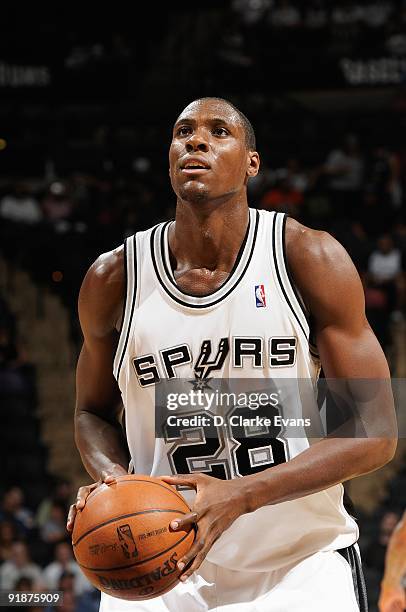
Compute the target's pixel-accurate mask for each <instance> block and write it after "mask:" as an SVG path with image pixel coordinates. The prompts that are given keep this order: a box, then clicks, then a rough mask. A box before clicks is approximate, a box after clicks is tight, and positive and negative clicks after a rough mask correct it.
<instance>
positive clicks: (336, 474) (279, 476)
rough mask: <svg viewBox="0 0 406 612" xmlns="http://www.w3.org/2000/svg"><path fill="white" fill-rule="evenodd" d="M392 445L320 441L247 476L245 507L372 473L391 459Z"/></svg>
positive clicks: (367, 441) (384, 441)
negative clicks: (282, 461) (281, 462)
mask: <svg viewBox="0 0 406 612" xmlns="http://www.w3.org/2000/svg"><path fill="white" fill-rule="evenodd" d="M395 448H396V442H395V441H394V440H390V439H353V438H331V439H325V440H322V441H320V442H318V443H316V444H314V445H313V446H311V447H310V448H309V449H307V450H306V451H304V452H303V453H301V454H300V455H297V457H295V458H294V459H292V460H291V461H288V462H286V463H283V464H280V465H278V466H275V467H273V468H269V469H267V470H264V471H263V472H260V473H259V474H255V475H252V476H246V477H245V478H244V479H243V481H244V488H245V496H246V501H247V507H248V508H249V509H250V511H253V510H256V509H257V508H260V507H261V506H264V505H266V504H277V503H281V502H284V501H290V500H293V499H297V498H299V497H304V496H306V495H310V494H312V493H317V492H318V491H322V490H323V489H327V488H329V487H332V486H333V485H336V484H338V483H341V482H344V481H346V480H349V479H350V478H354V477H356V476H360V475H362V474H366V473H368V472H372V471H373V470H375V469H377V468H379V467H381V466H382V465H384V464H385V463H387V462H388V461H390V459H391V458H392V457H393V453H394V450H395Z"/></svg>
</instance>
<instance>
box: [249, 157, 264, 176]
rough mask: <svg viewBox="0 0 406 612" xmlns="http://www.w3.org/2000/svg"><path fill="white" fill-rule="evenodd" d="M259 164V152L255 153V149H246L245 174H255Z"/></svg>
mask: <svg viewBox="0 0 406 612" xmlns="http://www.w3.org/2000/svg"><path fill="white" fill-rule="evenodd" d="M260 164H261V161H260V159H259V154H258V153H257V151H248V167H247V176H249V177H251V176H257V174H258V172H259V166H260Z"/></svg>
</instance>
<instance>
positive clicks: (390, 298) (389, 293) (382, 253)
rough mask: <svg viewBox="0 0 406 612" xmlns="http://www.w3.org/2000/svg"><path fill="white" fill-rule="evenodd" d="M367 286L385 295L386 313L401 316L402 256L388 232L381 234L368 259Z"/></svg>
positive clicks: (395, 316) (396, 316) (396, 317)
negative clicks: (375, 247)
mask: <svg viewBox="0 0 406 612" xmlns="http://www.w3.org/2000/svg"><path fill="white" fill-rule="evenodd" d="M368 277H369V283H368V284H369V286H372V287H374V288H376V289H379V290H381V291H382V292H383V293H384V294H385V296H386V303H387V310H388V314H389V315H391V316H392V317H394V318H395V319H398V318H399V317H400V316H401V307H402V293H403V282H402V281H403V278H402V256H401V253H400V250H399V249H397V248H395V246H394V243H393V238H392V236H390V235H389V234H384V235H382V236H381V237H380V238H379V240H378V244H377V249H375V250H374V251H373V252H372V253H371V255H370V258H369V261H368Z"/></svg>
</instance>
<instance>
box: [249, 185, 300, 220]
mask: <svg viewBox="0 0 406 612" xmlns="http://www.w3.org/2000/svg"><path fill="white" fill-rule="evenodd" d="M302 203H303V194H302V193H301V192H300V191H298V190H297V189H295V188H294V187H292V186H291V185H290V183H289V179H288V177H287V175H286V176H285V177H283V178H278V179H277V181H276V182H275V184H274V186H273V187H271V189H269V190H268V191H266V192H265V194H264V195H263V197H262V198H261V202H260V204H261V207H262V208H264V209H266V210H277V211H279V212H280V211H282V212H286V213H288V214H289V215H290V216H292V217H298V216H299V213H300V206H301V204H302Z"/></svg>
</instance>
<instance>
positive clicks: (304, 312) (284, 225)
mask: <svg viewBox="0 0 406 612" xmlns="http://www.w3.org/2000/svg"><path fill="white" fill-rule="evenodd" d="M286 219H287V215H286V214H284V213H283V219H282V254H283V261H284V262H285V269H286V274H287V276H288V279H289V281H290V284H291V286H292V290H293V293H294V294H295V296H296V299H297V302H298V304H299V306H300V309H301V311H302V312H303V314H304V316H305V318H306V320H307V322H308V323H309V324H310V322H309V318H310V315H309V312H308V311H307V309H306V308H305V305H304V303H303V299H302V296H301V295H300V294H299V291H298V290H297V287H296V284H295V282H294V280H293V277H292V274H291V272H290V268H289V265H288V257H287V255H286Z"/></svg>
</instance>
